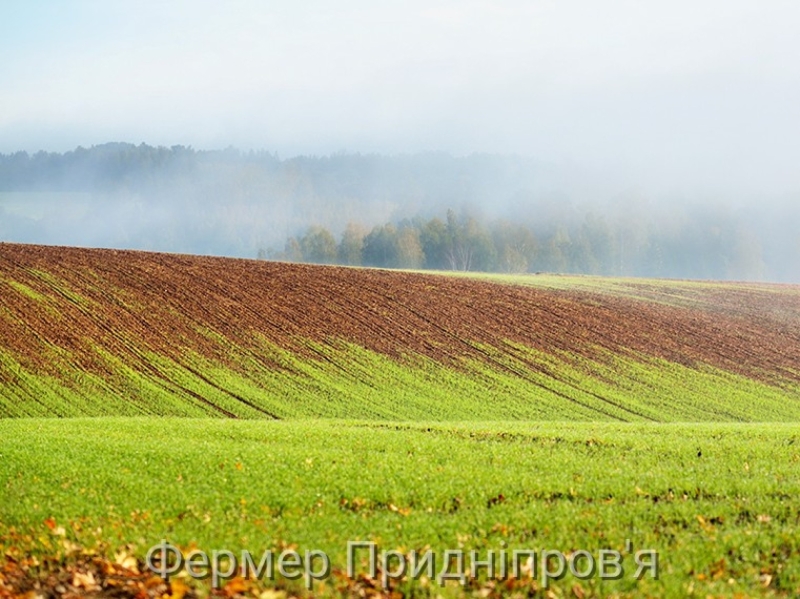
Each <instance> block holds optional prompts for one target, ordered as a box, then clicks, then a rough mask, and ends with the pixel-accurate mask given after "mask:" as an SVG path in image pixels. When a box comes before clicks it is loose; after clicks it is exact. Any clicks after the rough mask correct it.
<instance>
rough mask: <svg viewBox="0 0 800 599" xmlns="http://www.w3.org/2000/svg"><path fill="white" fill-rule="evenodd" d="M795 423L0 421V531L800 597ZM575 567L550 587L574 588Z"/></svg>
mask: <svg viewBox="0 0 800 599" xmlns="http://www.w3.org/2000/svg"><path fill="white" fill-rule="evenodd" d="M799 466H800V427H798V426H797V425H778V424H756V425H743V424H646V423H645V424H615V423H606V424H600V423H593V424H588V423H529V422H515V423H489V424H477V423H469V424H442V423H438V424H426V423H413V424H412V423H390V422H384V423H375V422H372V423H370V422H353V421H325V420H322V421H303V420H298V421H293V422H269V421H250V422H243V421H232V420H221V419H219V420H216V419H215V420H212V419H206V420H187V419H147V418H140V419H74V420H49V419H45V420H5V421H0V481H4V482H3V487H2V501H0V522H2V524H0V538H1V539H2V544H3V545H4V547H2V548H0V549H6V550H8V549H10V547H11V546H12V545H16V546H17V548H18V549H19V547H20V544H21V543H27V545H26V546H24V547H23V550H25V551H33V552H36V553H38V554H41V555H52V554H55V553H58V552H59V551H62V552H63V551H64V548H63V541H64V538H63V537H61V536H58V535H54V534H52V533H50V532H49V530H48V529H47V528H46V527H45V526H44V525H43V522H44V521H45V520H47V519H49V518H52V519H54V520H55V521H56V523H57V524H58V526H60V527H63V528H64V531H65V535H66V540H68V541H70V542H77V543H80V544H82V545H84V546H92V545H94V544H96V543H98V542H101V541H102V542H103V543H106V544H107V545H106V550H109V551H110V550H113V549H115V548H117V547H121V546H123V545H125V544H128V543H132V544H133V545H134V546H135V552H136V553H137V554H139V555H143V554H144V553H145V552H146V551H147V549H148V547H150V546H151V545H152V544H154V543H156V542H158V541H160V540H161V539H167V540H169V541H170V542H172V543H175V544H177V545H179V546H181V547H188V546H190V545H192V544H194V545H197V546H198V547H201V548H203V549H205V550H209V551H210V550H212V549H223V548H225V549H230V550H232V551H239V550H241V549H248V550H250V551H252V552H254V553H258V554H260V552H262V551H264V550H269V549H275V550H279V549H280V548H282V547H285V546H289V545H296V546H297V547H298V548H300V549H320V550H323V551H325V552H326V553H328V555H330V556H331V558H332V560H333V561H334V564H335V565H337V566H343V565H344V560H345V549H346V543H347V541H348V540H371V541H375V542H377V543H378V544H379V546H380V548H381V549H387V550H388V549H399V550H401V551H406V552H407V551H410V550H412V549H419V550H422V549H424V548H426V547H431V548H432V549H434V550H436V551H439V552H440V554H441V551H443V550H444V549H447V548H453V549H458V548H461V549H466V550H469V549H476V550H480V551H486V550H487V549H495V550H497V549H500V548H508V549H514V548H520V549H535V550H542V549H557V550H561V551H564V552H568V551H574V550H577V549H586V550H589V551H596V550H599V549H624V547H625V544H626V540H630V541H631V543H632V545H633V547H634V548H635V549H646V548H647V549H655V550H657V551H658V552H659V554H660V577H659V579H658V580H656V581H653V580H648V579H645V580H643V581H642V582H640V583H636V581H633V580H631V579H630V578H629V577H626V578H624V579H622V580H619V581H600V580H593V581H589V582H580V584H582V585H583V589H584V591H586V593H587V595H588V594H589V593H590V592H593V593H595V594H596V595H599V596H606V595H608V594H609V593H612V592H621V593H629V594H634V595H636V596H641V595H643V594H648V595H650V596H668V597H677V596H686V595H689V594H690V593H691V592H694V593H695V594H697V595H698V596H705V595H706V594H707V593H710V594H713V595H715V596H717V595H732V594H735V593H737V592H738V593H741V594H743V595H744V596H754V595H758V594H762V593H763V594H769V593H773V594H775V595H777V596H794V595H795V594H796V593H797V592H798V590H800V539H798V537H797V535H796V527H797V523H798V519H800V501H798V499H797V498H798V497H800V477H798V475H797V470H798V467H799ZM576 582H577V581H575V580H574V579H573V578H571V577H570V576H569V575H568V576H567V577H566V578H565V579H563V580H562V581H559V582H557V583H556V585H557V587H558V588H560V589H561V590H562V591H569V590H570V589H571V588H572V586H573V585H574V584H575V583H576Z"/></svg>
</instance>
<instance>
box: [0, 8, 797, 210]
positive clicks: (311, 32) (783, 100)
mask: <svg viewBox="0 0 800 599" xmlns="http://www.w3.org/2000/svg"><path fill="white" fill-rule="evenodd" d="M798 31H800V2H797V1H796V0H672V1H670V2H662V1H658V2H656V1H649V0H603V1H602V2H598V1H596V0H528V1H506V2H503V1H494V2H490V1H478V0H475V1H473V0H459V1H449V0H427V1H418V0H404V1H394V0H385V1H379V0H371V1H364V2H361V1H349V0H341V1H339V2H322V1H314V0H310V1H292V2H289V1H268V0H259V1H255V0H254V1H248V0H230V1H225V2H222V1H208V0H184V1H170V0H162V1H150V0H136V1H133V0H129V1H123V0H72V1H69V2H67V1H66V0H60V1H55V0H37V1H36V2H29V1H27V0H19V1H17V0H0V152H2V153H9V152H13V151H17V150H26V151H29V152H34V151H37V150H42V149H44V150H48V151H66V150H70V149H74V148H75V147H77V146H79V145H82V146H84V147H87V146H91V145H94V144H100V143H105V142H108V141H126V142H132V143H141V142H145V143H148V144H151V145H165V146H171V145H176V144H182V145H189V146H192V147H194V148H196V149H216V148H224V147H227V146H231V145H232V146H236V147H239V148H241V149H264V150H268V151H272V152H277V153H278V154H279V155H280V156H281V157H288V156H292V155H297V154H327V153H330V152H339V151H346V152H362V153H365V152H379V153H386V154H396V153H411V152H427V151H445V152H450V153H452V154H454V155H468V154H471V153H474V152H491V153H515V154H521V155H524V156H530V157H532V158H535V159H537V160H541V161H543V162H547V163H552V164H575V165H580V167H581V168H582V169H588V171H590V172H608V173H614V174H615V176H619V177H621V178H622V179H624V180H625V181H628V182H630V184H632V185H639V186H642V187H644V188H651V189H654V190H657V189H662V190H663V189H667V190H677V191H683V192H702V193H714V192H728V193H730V192H737V193H751V194H758V193H769V194H791V193H798V192H800V168H798V165H800V35H798Z"/></svg>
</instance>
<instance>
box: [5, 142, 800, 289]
mask: <svg viewBox="0 0 800 599" xmlns="http://www.w3.org/2000/svg"><path fill="white" fill-rule="evenodd" d="M799 220H800V201H798V198H771V197H764V198H750V197H748V198H744V199H742V198H733V199H731V198H728V197H694V196H692V195H691V194H688V193H679V192H676V193H674V194H666V195H665V194H661V195H658V196H655V195H653V194H649V193H648V192H647V191H645V190H642V189H638V188H636V187H635V186H633V187H632V186H626V185H624V184H622V183H616V182H613V181H609V180H606V179H604V178H603V177H602V176H599V175H598V174H597V173H589V172H585V171H582V170H581V169H580V168H578V167H575V166H562V165H553V164H549V163H546V162H541V161H537V160H533V159H530V158H525V157H520V156H516V155H490V154H473V155H469V156H461V157H458V156H451V155H448V154H444V153H420V154H408V155H378V154H357V153H347V152H339V153H335V154H331V155H326V156H296V157H291V158H281V157H279V156H278V155H277V154H275V153H270V152H267V151H258V152H257V151H241V150H238V149H236V148H227V149H223V150H214V151H207V150H195V149H193V148H191V147H186V146H180V145H175V146H171V147H155V146H150V145H147V144H144V143H142V144H139V145H134V144H129V143H107V144H102V145H97V146H92V147H90V148H81V147H79V148H77V149H75V150H72V151H68V152H63V153H56V152H44V151H41V152H36V153H33V154H29V153H26V152H16V153H12V154H0V241H13V242H22V243H41V244H50V245H77V246H84V247H113V248H130V249H144V250H152V251H164V252H180V253H193V254H210V255H226V256H234V257H246V258H256V257H259V258H264V259H272V260H288V261H296V262H316V263H338V264H348V265H365V266H378V267H387V268H413V269H446V270H473V271H497V272H514V273H523V272H543V271H546V272H569V273H585V274H605V275H621V276H657V277H674V278H699V279H741V280H773V281H794V282H797V281H800V237H798V236H797V234H796V231H795V230H794V229H793V227H792V226H791V223H793V222H794V223H796V222H798V221H799Z"/></svg>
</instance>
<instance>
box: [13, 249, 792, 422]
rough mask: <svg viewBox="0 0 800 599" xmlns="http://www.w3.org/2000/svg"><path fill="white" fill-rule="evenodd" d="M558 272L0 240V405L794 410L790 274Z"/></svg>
mask: <svg viewBox="0 0 800 599" xmlns="http://www.w3.org/2000/svg"><path fill="white" fill-rule="evenodd" d="M560 281H561V283H560V288H554V286H539V285H537V282H536V277H535V276H531V277H526V283H528V284H525V285H521V284H511V283H500V282H492V281H488V280H477V279H470V278H464V277H450V276H443V275H438V274H417V273H406V272H394V271H381V270H369V269H354V268H342V267H332V266H312V265H296V264H284V263H273V262H263V261H249V260H235V259H224V258H211V257H198V256H184V255H167V254H157V253H145V252H132V251H114V250H95V249H77V248H63V247H41V246H26V245H14V244H0V358H1V359H2V361H1V362H0V396H1V397H2V400H0V401H2V403H0V410H1V411H0V413H5V415H10V416H16V415H28V414H30V415H34V414H41V415H72V414H88V415H94V414H101V413H105V414H108V413H117V412H120V411H121V412H122V413H172V414H182V413H184V411H185V413H186V414H190V415H191V414H195V413H212V414H219V415H227V416H245V417H256V416H259V415H260V416H271V417H281V418H282V417H288V416H291V415H295V414H303V415H337V416H353V417H374V416H380V417H395V418H406V417H410V416H412V415H413V414H409V413H407V412H405V411H404V410H405V409H407V408H408V402H400V401H398V402H397V403H398V406H397V409H396V413H392V411H391V410H392V408H391V407H390V406H382V407H381V408H380V409H378V408H376V411H370V407H369V405H370V402H372V401H373V398H374V397H377V396H378V395H380V394H382V393H383V394H387V393H388V394H397V393H398V389H401V388H402V389H406V392H407V389H408V386H409V381H412V382H414V381H415V382H416V384H418V385H419V388H418V389H416V390H415V392H414V393H415V398H416V399H417V404H415V410H417V412H415V414H419V415H423V416H429V417H435V416H439V417H445V416H452V417H455V418H467V417H469V416H470V414H471V412H470V410H471V409H472V408H471V407H470V405H471V404H469V402H470V401H472V400H474V402H475V406H476V407H475V409H476V410H478V411H477V412H476V413H475V415H476V416H480V417H483V418H486V417H487V414H489V415H491V413H490V412H486V411H484V412H481V411H480V410H481V409H484V408H485V407H486V405H485V404H487V402H488V403H489V404H491V403H492V402H493V401H495V402H496V407H497V410H498V413H497V414H496V417H497V418H504V417H505V418H507V417H513V416H525V415H527V416H538V417H547V416H548V414H549V415H550V416H552V417H553V418H559V419H564V418H570V417H571V412H570V406H573V407H574V409H575V411H574V417H575V418H576V419H587V418H589V417H590V416H592V415H595V416H601V417H605V418H616V419H623V420H624V419H642V418H644V419H654V420H658V419H661V417H660V416H659V411H658V406H659V402H661V401H662V400H663V404H664V406H665V408H664V409H665V411H664V416H663V419H686V420H706V419H709V420H713V419H739V420H753V419H756V420H758V419H761V420H776V419H777V420H781V419H794V420H797V419H800V393H799V392H798V389H800V287H795V286H786V285H767V284H763V285H755V284H748V285H744V284H736V283H714V284H711V283H688V282H669V281H663V282H658V281H642V282H636V281H625V282H622V281H614V280H609V281H608V282H607V284H604V283H603V281H602V280H598V279H591V280H590V281H591V282H592V284H591V285H586V281H587V279H584V278H569V277H563V278H561V279H560ZM664 373H667V374H668V376H667V375H665V374H664ZM662 375H663V376H667V378H664V379H663V381H662ZM443 376H445V377H446V378H447V380H444V379H443V378H442V377H443ZM450 377H452V378H450ZM463 381H469V388H470V393H472V394H473V397H472V398H471V399H470V398H469V397H466V395H468V393H467V392H466V391H465V390H464V389H463V388H460V387H459V385H461V384H462V383H463ZM281 385H284V386H285V387H286V389H285V390H284V389H283V388H282V387H281ZM437 385H441V388H438V387H437ZM427 388H430V389H431V394H432V395H431V397H430V398H429V399H430V404H431V405H430V406H428V404H426V396H425V393H426V391H425V390H426V389H427ZM447 389H452V391H453V394H454V395H460V396H461V399H462V400H464V401H463V402H462V403H461V404H458V405H455V404H454V406H453V410H452V411H449V412H448V411H447V410H446V409H443V408H442V406H441V405H438V404H440V403H441V401H442V397H444V396H446V391H447ZM730 389H738V393H739V394H738V395H737V396H736V397H726V396H721V395H723V392H724V394H725V395H730V393H731V392H730V391H729V390H730ZM362 391H363V392H364V393H367V395H366V396H365V395H364V394H363V393H362ZM434 391H436V393H438V394H436V395H433V393H434ZM689 391H691V394H693V395H691V398H690V400H687V401H688V402H689V403H687V404H686V405H683V404H681V405H678V403H676V402H679V401H683V400H681V399H679V398H681V397H686V396H687V394H689ZM262 395H263V396H264V397H266V396H269V397H271V398H273V399H272V403H269V402H266V400H264V399H263V397H262ZM282 395H283V396H284V399H285V401H284V402H283V403H281V401H280V398H281V396H282ZM351 396H352V406H351V408H352V409H350V408H348V407H347V405H346V404H347V402H348V397H351ZM513 396H517V397H518V398H519V400H520V402H519V403H514V400H513V399H512V397H513ZM706 396H707V399H708V401H709V402H713V407H712V408H709V407H708V406H707V405H706V404H705V403H704V399H703V398H704V397H706ZM304 397H305V400H304V399H303V398H304ZM455 399H458V398H455ZM762 401H764V402H767V403H765V404H764V405H766V406H767V407H766V408H765V409H764V410H763V411H760V405H761V404H760V402H762ZM298 402H299V403H302V404H303V405H302V409H300V406H299V404H298ZM304 402H305V403H304ZM464 402H467V403H466V404H465V403H464ZM548 402H549V403H548ZM726 402H727V403H726ZM434 403H436V404H437V405H438V408H437V409H439V411H438V412H437V411H436V410H435V409H434V408H433V404H434ZM334 404H336V409H333V408H332V407H331V406H333V405H334ZM401 404H402V405H401ZM467 404H469V405H467ZM728 404H729V405H728ZM604 406H605V407H604ZM726 406H727V407H726ZM184 408H185V410H184ZM445 408H446V406H445ZM551 408H552V409H551ZM526 410H528V411H527V412H526ZM670 410H671V411H670Z"/></svg>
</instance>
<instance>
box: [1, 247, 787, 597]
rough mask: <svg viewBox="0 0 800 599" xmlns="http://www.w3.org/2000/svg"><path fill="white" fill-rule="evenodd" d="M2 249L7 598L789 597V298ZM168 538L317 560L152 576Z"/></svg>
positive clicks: (192, 546) (704, 288) (719, 286)
mask: <svg viewBox="0 0 800 599" xmlns="http://www.w3.org/2000/svg"><path fill="white" fill-rule="evenodd" d="M0 250H2V251H1V252H0V291H2V293H0V554H1V555H3V556H4V558H3V559H4V562H3V563H2V564H0V598H2V599H5V596H6V595H9V596H14V594H15V593H16V594H18V593H22V594H23V595H24V594H25V593H33V595H28V596H31V597H33V596H36V595H42V596H62V595H64V596H69V595H70V593H72V594H73V596H77V595H80V594H84V591H85V592H89V591H90V590H91V591H92V592H99V593H101V594H102V595H111V596H118V597H137V598H138V599H149V598H151V597H162V596H170V595H171V596H172V597H174V598H175V599H178V598H179V597H181V596H183V594H184V593H185V592H186V591H187V587H180V586H179V585H178V586H175V585H177V584H178V583H177V582H175V581H176V580H177V581H187V582H191V585H190V586H191V588H192V589H193V590H189V591H188V593H189V595H188V597H192V596H203V595H207V594H208V593H209V592H212V589H213V588H214V587H215V586H217V587H222V588H221V590H217V591H215V592H216V593H217V594H218V595H219V594H222V595H224V596H229V597H234V596H240V597H258V598H259V599H284V598H285V597H287V596H289V595H295V594H297V595H303V596H305V595H309V594H313V595H315V596H326V597H327V596H358V597H365V598H366V597H373V596H390V597H392V599H398V598H399V597H401V596H421V597H430V598H433V597H439V596H443V597H454V596H468V597H481V598H485V597H506V596H511V597H525V596H533V597H547V598H552V597H576V598H577V599H584V598H586V597H631V598H635V597H687V596H691V597H707V596H712V597H718V596H723V597H752V596H763V597H795V596H798V595H800V535H798V533H797V531H798V528H800V500H798V497H799V496H800V474H798V472H800V357H798V356H800V352H796V351H795V350H796V349H797V347H798V344H799V343H800V333H798V330H800V329H799V328H798V327H799V326H800V288H797V287H793V286H780V285H768V284H743V283H736V284H733V283H713V282H690V281H654V280H644V279H603V278H599V277H563V276H558V275H526V276H502V275H486V276H480V275H470V276H469V277H467V276H455V275H454V274H453V273H450V274H449V275H448V276H442V275H432V274H421V273H409V272H387V271H379V270H373V269H355V268H336V267H322V266H310V265H288V264H279V263H266V262H255V261H243V260H225V259H216V258H203V257H191V256H171V255H166V254H146V253H141V252H115V251H102V250H79V249H74V248H45V247H35V246H31V247H26V246H18V245H17V246H14V245H9V244H4V245H2V247H0ZM162 541H164V542H168V543H170V544H172V545H174V546H175V547H178V548H179V549H180V550H181V551H182V552H183V555H184V556H188V555H192V551H198V550H202V551H205V552H207V553H211V552H213V551H221V550H227V551H231V552H234V554H235V555H241V552H242V551H248V552H250V553H251V554H252V555H254V556H255V559H256V561H258V560H259V557H260V556H261V555H263V554H264V552H267V554H268V555H272V554H274V555H275V556H279V555H282V554H284V553H286V552H287V551H298V552H300V554H301V555H302V554H303V552H305V551H319V552H324V554H325V555H327V556H328V557H329V558H330V560H331V567H332V571H331V573H330V575H329V576H321V577H320V578H323V579H324V580H320V581H317V582H316V583H313V581H310V583H309V584H310V587H311V590H309V589H308V588H306V586H309V584H307V582H306V581H303V580H294V579H289V578H288V577H285V576H282V575H280V573H277V574H276V575H275V576H274V578H265V577H263V576H262V577H261V578H260V580H257V581H250V582H246V581H243V580H242V579H237V578H234V579H232V580H228V581H226V580H223V581H221V584H220V585H215V584H214V581H213V580H212V581H199V582H198V581H189V580H188V579H187V578H186V576H183V577H178V578H176V577H173V579H172V582H171V583H169V584H166V583H165V584H163V585H161V586H158V585H159V583H158V580H156V582H155V583H152V582H151V580H152V573H148V572H147V570H146V568H145V565H146V564H145V562H144V558H145V557H146V555H147V554H148V550H149V549H150V548H151V547H153V546H154V545H156V544H158V543H161V542H162ZM349 541H353V542H373V543H375V544H376V548H377V550H378V551H379V552H394V553H392V554H391V555H393V556H394V557H393V559H395V562H394V563H392V562H391V560H390V562H389V563H388V567H389V570H390V571H392V572H395V571H397V567H399V564H400V563H401V561H400V560H406V559H413V558H414V556H417V557H419V556H434V558H433V559H435V560H437V561H436V564H435V566H434V570H433V571H429V570H427V569H425V570H424V572H422V573H424V574H425V576H423V577H420V576H417V575H414V574H413V572H406V573H405V575H398V576H397V578H396V579H391V580H388V579H387V581H386V584H384V581H383V580H381V579H380V574H381V573H380V572H376V577H369V576H366V574H367V573H368V567H367V566H368V563H367V562H366V552H365V551H363V550H362V553H361V554H360V556H359V559H358V560H357V561H356V564H355V566H356V568H357V571H356V572H355V573H353V574H354V575H352V576H350V575H348V574H347V572H346V566H347V563H348V560H347V557H348V555H347V554H348V552H347V544H348V542H349ZM455 551H462V552H466V554H467V555H466V559H465V563H464V564H463V565H462V566H463V568H464V569H465V570H466V571H467V574H471V572H469V570H470V567H471V565H472V561H473V557H474V558H476V559H478V560H485V559H486V558H487V557H488V556H489V555H493V556H494V557H498V556H499V555H503V556H504V558H503V559H504V560H506V561H507V562H508V563H507V564H506V565H507V571H505V572H503V571H502V568H500V567H499V565H498V569H499V571H495V572H488V571H487V568H485V567H483V568H482V569H479V571H477V572H476V576H474V577H472V576H467V579H466V580H464V581H460V580H458V581H455V580H450V581H449V582H448V581H447V580H437V575H439V574H441V573H442V572H443V571H444V572H445V573H447V572H449V573H454V572H457V571H458V570H459V569H460V568H461V567H462V566H459V564H458V563H457V562H456V563H450V564H446V563H445V559H446V557H447V556H449V557H453V555H454V554H453V553H452V552H455ZM515 551H516V552H519V551H534V552H536V555H537V561H534V562H533V565H534V566H535V568H534V571H533V572H532V571H531V570H530V568H529V567H528V566H529V565H528V564H527V562H525V561H524V559H523V560H522V563H523V565H524V567H525V568H528V569H523V570H522V571H519V572H514V571H513V566H514V564H515V563H516V564H517V565H519V563H520V560H519V559H517V558H518V557H519V555H523V556H526V555H527V554H517V555H515V553H514V552H515ZM547 551H551V552H561V553H560V554H558V555H564V556H567V557H566V558H565V559H567V560H571V559H575V558H576V556H583V559H584V560H587V559H588V558H587V557H586V556H587V555H589V556H590V557H591V559H593V560H594V562H593V563H594V565H595V566H596V568H595V570H593V571H589V572H588V574H586V575H581V573H582V572H587V570H586V568H585V567H583V568H581V567H580V566H578V567H577V574H576V573H575V572H571V571H569V569H568V570H567V571H566V573H565V575H564V576H556V577H552V579H551V578H548V577H546V576H545V573H546V571H547V570H550V569H551V568H552V567H556V568H557V567H558V565H559V564H558V557H557V556H555V554H551V558H552V559H550V561H546V562H544V563H543V562H541V559H542V556H543V555H545V552H547ZM642 551H644V552H651V551H652V552H656V553H657V555H658V569H657V570H658V576H657V578H656V577H653V576H652V574H653V571H652V570H648V571H646V572H644V575H641V576H639V577H638V578H636V577H635V576H634V574H635V572H636V570H637V559H639V557H641V555H639V556H638V557H637V552H642ZM428 552H430V553H428ZM470 552H477V553H475V555H474V556H473V555H472V554H470ZM587 552H588V553H587ZM606 552H620V556H621V557H620V559H621V560H622V561H621V562H620V563H621V568H622V570H623V575H622V576H621V577H616V578H615V577H603V576H601V574H603V573H608V572H607V570H602V571H601V569H600V567H599V561H600V558H601V556H602V555H608V553H606ZM382 555H386V554H382ZM554 556H555V557H554ZM645 557H648V558H649V557H652V555H651V554H650V553H646V555H645ZM553 559H555V563H554V562H553ZM423 563H427V564H429V565H430V563H431V562H423ZM570 563H572V562H570ZM587 563H588V562H586V561H584V562H582V565H583V566H586V565H587ZM647 563H650V562H649V561H648V562H647ZM120 564H121V565H120ZM125 564H128V565H127V566H125ZM131 564H133V566H132V567H131V568H130V569H127V570H125V572H127V574H126V576H128V575H129V574H130V576H133V577H134V578H131V579H130V580H134V579H135V585H139V586H134V587H130V588H128V587H126V588H125V589H123V588H122V587H119V586H114V584H117V583H116V582H113V580H112V579H113V576H116V575H118V574H119V572H120V571H119V570H118V567H124V568H128V566H131ZM227 565H230V564H227ZM572 565H573V566H575V564H574V563H573V564H572ZM414 567H415V566H414ZM412 569H413V568H412ZM224 570H225V567H224V566H223V567H222V571H224ZM115 573H116V574H115ZM232 573H233V572H232ZM251 573H252V572H251ZM184 574H185V573H184ZM218 574H219V570H218ZM512 574H513V576H511V575H512ZM90 575H91V576H90ZM94 576H96V577H98V578H92V577H94ZM136 576H138V577H139V578H135V577H136ZM498 579H502V580H498ZM110 580H111V581H112V582H109V581H110ZM217 582H220V581H217ZM112 583H113V584H112ZM119 584H123V583H121V582H120V583H119ZM124 584H127V583H124ZM131 584H133V583H131ZM181 584H183V582H181ZM102 585H105V586H102ZM109 585H111V586H109ZM170 585H172V586H170ZM237 585H238V586H237ZM59 589H61V590H59ZM276 590H277V591H276ZM267 591H269V592H267ZM272 591H276V593H277V594H276V593H275V592H272Z"/></svg>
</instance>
